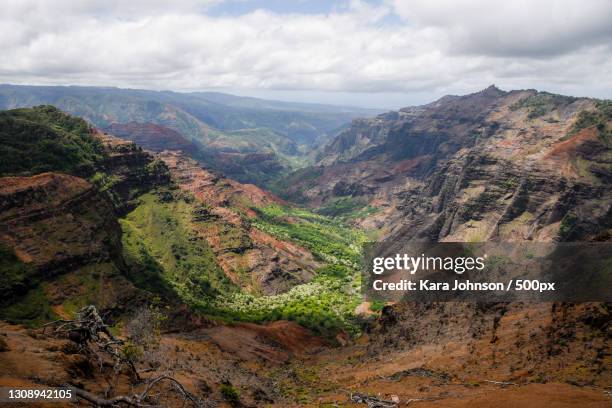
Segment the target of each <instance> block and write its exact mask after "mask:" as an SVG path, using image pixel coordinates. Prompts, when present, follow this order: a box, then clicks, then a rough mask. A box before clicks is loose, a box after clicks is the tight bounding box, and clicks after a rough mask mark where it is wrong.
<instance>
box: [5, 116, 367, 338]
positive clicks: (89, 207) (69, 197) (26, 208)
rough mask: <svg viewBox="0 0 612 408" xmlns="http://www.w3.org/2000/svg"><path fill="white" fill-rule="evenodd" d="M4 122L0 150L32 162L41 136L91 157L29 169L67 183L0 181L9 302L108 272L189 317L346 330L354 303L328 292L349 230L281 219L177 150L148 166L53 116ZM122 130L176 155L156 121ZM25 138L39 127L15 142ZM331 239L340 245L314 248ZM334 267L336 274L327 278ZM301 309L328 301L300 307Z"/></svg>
mask: <svg viewBox="0 0 612 408" xmlns="http://www.w3.org/2000/svg"><path fill="white" fill-rule="evenodd" d="M3 115H4V116H3V118H4V120H5V122H6V123H8V125H7V126H5V133H4V134H5V138H6V140H7V145H9V146H15V147H14V149H17V148H19V149H21V152H18V153H19V154H25V153H26V152H32V153H30V156H31V157H32V158H33V159H37V158H38V156H37V154H38V152H40V153H41V154H43V153H47V151H46V150H44V149H42V148H41V147H40V146H41V144H42V143H43V142H45V141H47V140H52V141H53V142H54V143H57V144H58V147H60V146H63V144H64V143H66V144H67V143H68V142H72V143H74V144H75V146H77V148H78V147H80V146H81V144H83V145H84V146H86V147H88V146H90V145H91V146H93V147H92V148H91V149H92V150H93V151H95V153H96V155H95V156H93V157H90V156H87V155H86V154H84V153H83V151H84V152H87V150H86V149H85V148H83V147H81V149H80V150H78V149H77V148H72V150H74V151H76V152H77V153H78V154H77V155H75V156H74V157H75V158H74V159H73V161H74V163H72V162H71V161H70V160H67V161H65V162H61V161H60V163H61V164H62V165H63V167H53V165H54V164H55V162H54V161H53V160H51V159H49V160H48V162H49V164H45V167H42V163H44V162H42V161H41V162H42V163H41V168H44V169H48V170H61V171H67V172H70V173H72V174H73V175H74V176H69V175H67V174H63V173H45V174H38V175H34V176H29V177H4V178H2V179H1V181H2V183H0V185H1V186H2V187H3V201H2V202H3V205H2V208H1V209H2V218H3V220H4V222H3V225H2V233H3V235H2V247H3V262H5V263H6V265H7V267H8V268H9V269H10V270H11V271H14V272H11V274H10V275H8V276H7V277H6V279H5V280H6V282H3V285H2V287H3V293H5V295H6V294H8V293H12V294H14V295H15V296H14V299H13V300H10V299H7V301H10V303H14V301H17V300H19V299H21V297H20V296H22V295H24V294H26V293H27V292H28V290H30V289H32V290H38V289H37V288H40V287H41V285H42V284H43V281H45V282H50V281H54V280H55V279H56V276H59V275H63V274H69V273H72V272H73V271H76V270H78V269H79V268H80V267H92V268H93V269H96V268H98V266H99V265H98V264H100V265H101V264H106V263H110V264H111V269H112V270H113V271H114V272H121V274H122V275H123V276H124V277H125V278H127V279H128V280H130V281H131V282H132V284H133V285H135V286H136V287H138V288H140V289H141V290H144V291H145V292H147V293H150V294H152V295H162V296H163V297H164V298H166V299H168V300H170V301H171V302H175V303H176V302H184V303H186V304H188V305H189V306H190V307H191V308H195V310H197V311H198V312H200V313H207V314H213V315H221V316H224V317H230V318H232V319H241V320H249V321H267V320H276V319H278V318H280V317H284V318H287V319H291V320H300V321H301V322H302V323H303V324H305V325H307V326H310V327H312V328H314V329H316V330H319V331H321V332H331V331H333V330H337V329H351V327H353V326H351V324H352V323H350V322H349V321H347V320H346V316H348V315H350V313H351V305H352V304H353V302H354V299H353V297H351V296H353V295H349V294H348V293H347V292H345V291H344V290H340V288H341V287H343V286H345V285H346V282H347V279H349V278H350V276H352V275H353V274H354V273H355V267H356V265H357V257H358V251H357V249H355V248H353V249H350V247H351V246H353V245H354V244H355V243H356V242H358V241H359V240H360V239H361V236H360V235H359V234H358V233H356V232H353V231H351V230H350V229H347V228H345V227H343V226H342V225H341V224H340V223H337V222H332V221H330V220H328V219H326V218H324V217H320V216H314V215H313V214H310V213H308V212H304V211H302V212H298V211H294V210H291V209H290V208H289V207H286V204H285V203H284V202H282V201H281V200H280V199H278V198H276V197H275V196H273V195H272V194H270V193H267V192H264V191H263V190H261V189H260V188H258V187H256V186H254V185H245V184H241V183H239V182H236V181H233V180H230V179H225V178H223V177H221V176H219V175H218V174H216V173H214V172H212V171H210V170H206V169H204V168H202V167H200V165H199V164H198V162H196V161H195V160H193V159H191V158H189V157H188V156H187V155H186V153H183V152H181V151H168V150H163V151H161V152H160V154H159V155H158V156H157V157H154V156H152V155H151V154H149V153H146V152H145V151H143V150H142V149H141V148H140V147H138V146H136V145H135V144H134V143H132V142H128V141H125V140H123V139H120V138H117V137H115V136H113V135H110V134H107V133H102V132H100V131H98V130H96V129H94V128H91V127H89V126H88V125H87V124H86V123H85V122H84V121H82V120H81V119H77V118H73V117H70V116H68V115H66V114H63V113H61V112H60V111H59V110H57V109H56V108H53V107H49V106H41V107H37V108H34V109H19V110H13V111H7V112H3ZM23 118H27V120H25V119H23ZM127 127H128V128H129V131H130V132H136V131H138V132H140V133H139V134H141V135H142V138H143V139H144V140H149V137H150V135H151V134H155V135H157V134H159V133H161V134H163V135H166V136H167V137H166V139H165V140H168V143H170V144H172V143H178V146H179V147H181V146H185V145H184V144H182V143H181V142H182V139H180V137H179V136H178V135H177V134H176V132H174V133H173V132H172V131H169V129H163V128H160V127H159V126H157V125H149V126H146V127H144V128H143V127H141V126H139V125H136V124H130V125H127ZM22 128H23V129H22ZM116 128H117V129H118V130H120V131H122V130H125V129H124V127H121V126H116ZM25 129H42V130H40V131H38V130H37V132H36V133H32V134H31V136H29V137H30V138H29V139H24V138H22V136H21V135H22V134H25V133H26V132H27V130H25ZM17 142H19V143H17ZM79 143H81V144H79ZM85 143H89V144H85ZM163 146H166V144H165V143H164V144H163ZM186 146H189V144H187V145H186ZM94 148H95V150H94ZM60 152H62V151H60ZM42 157H43V158H45V159H46V157H47V156H42ZM68 158H69V159H70V156H69V157H68ZM52 159H53V157H52ZM8 164H9V163H7V166H8ZM37 165H38V164H37ZM19 166H20V165H19V164H16V165H14V166H13V167H10V168H9V167H7V173H8V174H19V173H20V172H21V167H19ZM37 168H38V167H37V166H32V169H37ZM31 172H32V171H30V173H31ZM79 176H80V177H79ZM46 231H48V233H47V232H46ZM79 231H80V232H81V233H82V234H81V235H80V236H79V235H78V234H79ZM330 239H336V240H339V241H340V242H339V243H338V244H337V245H336V246H334V247H330V248H326V247H325V246H324V245H323V243H324V242H326V241H329V240H330ZM338 259H340V260H342V262H344V263H345V265H346V266H344V267H343V268H344V269H341V270H340V273H336V274H332V275H329V274H326V272H325V271H326V266H327V265H328V264H329V263H330V262H335V260H338ZM106 267H107V266H103V268H106ZM44 284H46V283H44ZM304 285H306V286H304ZM308 285H309V286H308ZM302 286H304V287H302ZM293 290H296V291H297V292H296V293H295V294H292V293H289V292H291V291H293ZM244 296H246V298H244ZM275 296H281V297H279V298H276V297H275ZM245 299H249V300H248V301H249V302H259V303H260V306H258V308H259V309H258V310H255V311H254V312H253V313H246V312H245V310H243V303H242V302H244V301H245ZM26 301H27V300H26ZM309 302H319V303H321V302H322V304H337V305H338V306H335V307H334V309H333V311H332V310H324V309H321V308H317V309H316V310H310V309H309V308H308V307H306V306H305V304H307V303H309ZM330 302H331V303H330ZM340 305H341V306H340ZM323 320H327V321H326V322H325V325H323V324H322V321H323ZM353 328H354V327H353Z"/></svg>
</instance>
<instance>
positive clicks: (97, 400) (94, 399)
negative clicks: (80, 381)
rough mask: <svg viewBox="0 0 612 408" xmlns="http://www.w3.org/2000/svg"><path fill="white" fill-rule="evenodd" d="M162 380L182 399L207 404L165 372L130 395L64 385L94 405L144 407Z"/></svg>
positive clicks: (203, 405) (147, 405)
mask: <svg viewBox="0 0 612 408" xmlns="http://www.w3.org/2000/svg"><path fill="white" fill-rule="evenodd" d="M162 381H168V382H170V383H171V384H172V386H173V388H174V390H175V391H176V392H177V393H178V394H179V395H180V396H181V397H182V398H183V400H184V401H187V400H189V401H191V402H192V403H193V405H194V406H195V407H197V408H205V407H207V405H206V404H205V403H204V402H202V401H200V400H199V399H198V398H197V397H196V396H195V395H193V394H191V393H190V392H189V391H187V390H186V389H185V387H184V386H183V384H181V383H180V382H179V381H178V380H176V379H175V378H173V377H171V376H169V375H165V374H164V375H160V376H157V377H155V378H152V379H150V380H148V381H147V385H146V386H145V389H144V390H143V391H142V392H141V393H139V394H134V395H131V396H129V395H117V396H115V397H112V398H103V397H100V396H98V395H95V394H93V393H91V392H88V391H85V390H82V389H80V388H76V387H74V386H71V385H65V386H66V387H70V388H72V389H74V392H75V394H76V396H77V397H79V398H81V399H84V400H85V401H88V402H89V403H91V404H93V405H94V406H95V407H117V406H120V405H121V404H124V405H127V406H132V407H138V408H145V407H151V406H152V405H150V404H148V403H147V398H148V397H149V394H150V393H151V390H152V389H153V388H154V387H155V386H156V385H158V384H159V383H160V382H162Z"/></svg>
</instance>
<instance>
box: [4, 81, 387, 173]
mask: <svg viewBox="0 0 612 408" xmlns="http://www.w3.org/2000/svg"><path fill="white" fill-rule="evenodd" d="M43 104H49V105H54V106H57V107H58V108H60V109H61V110H63V111H65V112H67V113H71V114H74V115H76V116H79V117H82V118H84V119H85V120H87V121H88V122H90V123H91V124H93V125H94V126H96V127H98V128H100V129H107V128H109V127H111V126H113V125H115V126H116V125H117V124H119V125H125V124H129V123H131V124H132V126H134V124H135V123H138V124H141V125H143V126H149V125H150V124H153V125H158V126H164V127H167V128H169V129H172V130H174V131H176V132H178V133H179V134H180V135H181V136H182V137H183V138H185V139H187V140H189V141H191V142H192V143H194V144H195V145H196V146H197V147H198V151H199V153H200V154H196V155H195V156H197V157H196V158H197V159H198V160H205V161H206V163H207V164H208V165H210V166H213V167H215V168H217V169H218V170H220V171H223V172H224V173H225V174H227V175H228V176H231V177H233V178H236V179H238V180H240V181H243V182H258V183H260V184H263V183H265V182H266V181H268V180H270V179H271V178H272V177H274V176H275V172H279V171H288V170H290V169H292V168H297V167H300V166H302V165H303V164H305V163H306V162H307V160H308V157H309V156H308V155H309V153H310V152H311V151H313V150H314V149H315V148H316V147H317V146H319V145H320V144H322V143H324V142H325V141H326V140H328V139H329V138H330V137H331V136H333V135H334V133H335V132H336V130H337V129H339V128H340V127H342V126H343V125H345V124H346V123H348V122H350V120H351V119H352V118H355V117H358V116H363V115H373V114H376V113H378V112H377V111H375V110H368V109H363V108H350V107H336V106H327V105H315V104H301V103H291V102H280V101H267V100H263V99H256V98H246V97H238V96H233V95H227V94H222V93H211V92H194V93H177V92H170V91H163V92H156V91H147V90H137V89H119V88H97V87H77V86H66V87H62V86H17V85H0V109H13V108H19V107H31V106H36V105H43ZM123 137H125V138H127V139H129V140H132V139H130V138H129V136H128V135H127V134H126V133H125V132H124V133H123ZM156 143H157V145H158V146H161V145H163V144H161V143H160V142H156ZM253 154H254V155H255V157H256V158H259V157H266V160H264V162H265V163H263V164H262V163H261V160H259V159H256V160H253V159H252V155H253ZM260 155H265V156H260Z"/></svg>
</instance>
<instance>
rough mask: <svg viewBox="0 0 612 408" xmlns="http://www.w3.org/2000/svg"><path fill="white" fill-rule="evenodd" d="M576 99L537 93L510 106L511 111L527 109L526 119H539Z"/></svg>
mask: <svg viewBox="0 0 612 408" xmlns="http://www.w3.org/2000/svg"><path fill="white" fill-rule="evenodd" d="M577 99H578V98H574V97H571V96H563V95H556V94H552V93H548V92H538V93H536V94H534V95H529V96H527V97H525V98H523V99H521V100H520V101H518V102H517V103H515V104H514V105H512V106H510V109H511V110H517V109H521V108H527V110H528V114H527V118H528V119H535V118H539V117H540V116H544V115H546V114H547V113H549V112H551V111H553V110H555V109H557V108H559V107H560V106H563V105H569V104H570V103H573V102H575V101H576V100H577Z"/></svg>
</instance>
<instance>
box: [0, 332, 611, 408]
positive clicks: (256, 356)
mask: <svg viewBox="0 0 612 408" xmlns="http://www.w3.org/2000/svg"><path fill="white" fill-rule="evenodd" d="M0 337H1V339H2V340H3V342H2V344H3V348H2V349H3V350H4V351H1V352H0V386H14V387H40V386H41V384H46V385H56V386H57V385H60V384H65V383H72V384H74V385H77V386H79V387H80V388H83V389H86V390H88V391H90V392H93V393H96V394H99V395H101V394H103V393H104V390H105V388H106V387H107V383H106V382H105V380H104V378H102V377H101V375H100V374H99V373H98V371H97V367H96V366H95V365H91V364H90V363H88V362H87V361H86V359H85V358H83V356H82V355H81V354H79V353H77V352H75V351H74V350H73V349H72V348H71V344H70V342H69V341H68V340H62V339H54V338H49V337H47V336H43V335H42V334H41V333H40V331H39V330H31V329H26V328H23V327H21V326H15V325H9V324H6V323H0ZM376 346H377V344H376V342H375V341H374V340H371V339H370V338H369V336H368V335H367V334H366V335H363V336H362V337H361V338H360V339H358V340H357V341H356V343H355V344H352V345H349V346H346V347H341V348H338V347H334V348H332V347H328V346H326V345H325V344H324V343H323V342H322V341H321V340H320V339H319V338H317V337H314V336H312V335H311V334H309V333H308V331H306V330H305V329H303V328H301V327H300V326H298V325H296V324H294V323H290V322H275V323H272V324H269V325H255V324H239V325H234V326H226V325H217V326H214V327H205V328H199V329H196V330H193V331H190V332H188V333H174V334H172V333H167V334H164V335H163V337H162V342H161V345H160V351H159V353H160V356H161V358H162V362H161V367H157V371H160V370H171V371H172V373H173V376H174V377H175V378H176V379H177V380H179V381H181V383H182V384H184V385H185V387H186V388H187V389H188V390H189V391H190V392H192V393H194V394H196V395H199V396H202V397H204V398H206V399H207V400H209V401H211V402H213V403H214V404H215V405H216V406H219V407H236V406H241V407H348V406H350V407H364V408H365V407H367V405H366V404H365V403H356V402H352V401H351V397H352V396H354V395H355V394H357V393H359V394H361V395H368V396H374V397H378V398H380V399H381V400H386V401H394V400H395V401H399V404H397V405H395V406H397V407H406V406H410V407H413V406H414V407H423V408H426V407H509V408H511V407H576V406H579V407H581V408H588V407H612V396H610V393H609V391H610V388H609V387H608V386H607V384H606V381H607V380H606V378H600V379H599V380H597V381H594V382H593V381H591V384H590V385H584V384H578V383H576V384H571V383H568V382H567V381H566V382H561V381H557V380H555V379H554V376H553V377H552V379H551V380H547V379H544V378H535V377H534V376H533V373H531V374H530V372H529V370H513V369H511V367H509V366H508V365H505V364H498V365H493V366H492V365H491V361H490V359H491V352H492V348H491V346H490V342H489V346H487V344H485V343H482V344H479V345H478V347H477V349H476V350H473V349H471V350H470V345H465V344H463V343H460V342H457V343H453V342H447V343H445V344H443V345H440V344H438V345H425V346H418V347H413V348H410V349H408V350H395V349H393V348H389V349H388V352H386V353H378V352H376V350H375V349H376ZM468 354H469V355H471V357H472V358H473V359H475V361H476V364H474V365H473V364H472V363H469V364H468V363H466V362H463V363H462V361H464V360H466V359H467V357H466V356H467V355H468ZM478 360H481V361H482V364H481V367H480V368H479V367H478ZM500 361H505V359H502V360H500ZM508 373H510V374H508ZM577 378H578V377H577ZM228 381H230V382H231V384H232V386H234V387H235V388H236V390H238V391H239V395H240V401H239V402H238V403H237V402H235V401H234V402H228V401H227V400H226V399H225V398H224V397H223V395H222V394H221V393H220V392H219V387H220V386H221V384H224V383H227V382H228ZM569 382H571V381H569ZM117 390H118V391H121V392H122V393H129V392H130V385H129V379H128V378H127V376H124V377H122V379H121V381H120V382H119V384H118V388H117ZM180 403H181V401H176V404H177V405H176V406H181V404H180ZM5 406H26V405H23V404H22V405H17V404H12V405H11V404H6V405H5ZM27 406H29V407H45V406H47V407H48V406H56V407H60V406H66V407H71V406H75V404H63V405H62V404H27ZM78 406H87V405H86V404H84V403H81V405H78ZM168 406H175V405H168Z"/></svg>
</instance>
